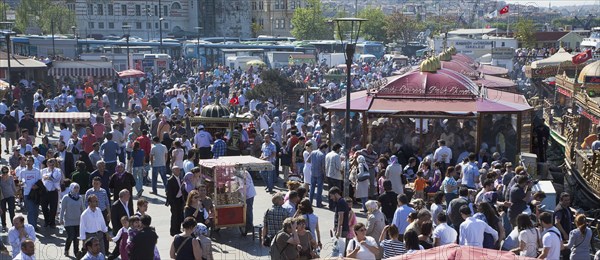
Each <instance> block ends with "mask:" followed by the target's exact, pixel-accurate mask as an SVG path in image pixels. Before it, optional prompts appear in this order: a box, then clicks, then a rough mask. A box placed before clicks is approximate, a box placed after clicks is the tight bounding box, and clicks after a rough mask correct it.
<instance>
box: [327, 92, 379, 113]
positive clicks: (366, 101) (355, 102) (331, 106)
mask: <svg viewBox="0 0 600 260" xmlns="http://www.w3.org/2000/svg"><path fill="white" fill-rule="evenodd" d="M371 101H373V94H371V95H368V94H367V91H366V90H362V91H357V92H353V93H350V110H352V111H366V110H369V106H370V105H371ZM321 107H323V108H325V109H328V110H346V97H342V98H340V99H338V100H335V101H333V102H327V103H323V104H321Z"/></svg>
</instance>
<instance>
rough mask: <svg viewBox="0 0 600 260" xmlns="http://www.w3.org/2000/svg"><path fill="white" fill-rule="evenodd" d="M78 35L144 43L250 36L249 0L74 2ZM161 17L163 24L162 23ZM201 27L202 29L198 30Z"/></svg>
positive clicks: (115, 0)
mask: <svg viewBox="0 0 600 260" xmlns="http://www.w3.org/2000/svg"><path fill="white" fill-rule="evenodd" d="M67 6H69V8H74V10H75V15H76V20H77V33H78V34H79V35H85V36H88V37H95V36H110V35H113V36H122V35H124V34H126V32H124V30H123V26H130V28H131V29H130V31H129V34H130V35H131V36H132V37H133V36H135V37H139V38H141V39H144V40H158V39H159V38H160V32H161V27H162V36H163V38H167V37H176V38H179V37H188V38H195V37H197V35H198V31H200V36H201V37H221V36H222V37H249V36H250V33H251V29H250V27H251V26H250V24H251V15H250V4H249V2H248V1H246V0H74V3H73V4H71V6H70V4H69V3H67ZM161 18H162V21H161ZM198 27H199V28H198Z"/></svg>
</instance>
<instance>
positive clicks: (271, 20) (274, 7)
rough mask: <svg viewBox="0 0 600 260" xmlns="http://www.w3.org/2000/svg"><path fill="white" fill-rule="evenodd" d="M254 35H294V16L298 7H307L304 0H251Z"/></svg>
mask: <svg viewBox="0 0 600 260" xmlns="http://www.w3.org/2000/svg"><path fill="white" fill-rule="evenodd" d="M249 2H250V5H251V10H252V24H253V25H252V27H253V34H254V36H258V35H270V36H280V37H290V36H292V34H291V31H292V29H293V28H294V27H293V25H292V17H293V16H294V11H295V10H296V8H301V7H306V1H304V0H249Z"/></svg>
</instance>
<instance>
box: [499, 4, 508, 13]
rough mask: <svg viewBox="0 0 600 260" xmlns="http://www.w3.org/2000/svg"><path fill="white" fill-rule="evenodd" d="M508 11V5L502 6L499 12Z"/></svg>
mask: <svg viewBox="0 0 600 260" xmlns="http://www.w3.org/2000/svg"><path fill="white" fill-rule="evenodd" d="M506 13H508V5H507V6H505V7H502V9H500V14H506Z"/></svg>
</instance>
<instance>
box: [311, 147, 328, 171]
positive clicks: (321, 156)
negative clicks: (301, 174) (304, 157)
mask: <svg viewBox="0 0 600 260" xmlns="http://www.w3.org/2000/svg"><path fill="white" fill-rule="evenodd" d="M309 158H310V163H311V165H310V166H311V168H310V170H311V172H312V176H316V175H315V174H319V175H324V174H325V153H323V152H321V150H316V151H312V152H311V153H310V157H309Z"/></svg>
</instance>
